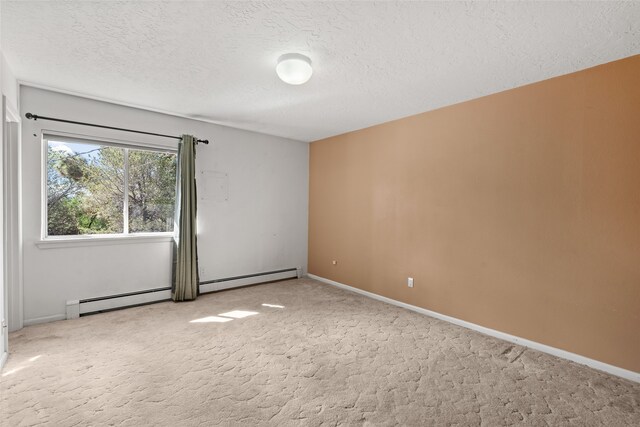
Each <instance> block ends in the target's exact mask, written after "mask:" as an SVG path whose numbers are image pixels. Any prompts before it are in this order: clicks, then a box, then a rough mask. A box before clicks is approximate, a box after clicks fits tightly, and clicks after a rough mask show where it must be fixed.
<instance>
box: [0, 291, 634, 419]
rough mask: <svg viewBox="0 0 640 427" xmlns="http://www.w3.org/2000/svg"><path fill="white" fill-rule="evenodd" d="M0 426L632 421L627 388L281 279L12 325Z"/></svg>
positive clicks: (546, 358)
mask: <svg viewBox="0 0 640 427" xmlns="http://www.w3.org/2000/svg"><path fill="white" fill-rule="evenodd" d="M10 349H11V351H12V354H11V356H10V358H9V360H8V362H7V364H6V366H5V368H4V369H3V371H2V376H1V377H0V423H1V425H2V426H32V425H52V426H85V425H95V426H98V425H99V426H103V425H105V426H106V425H118V426H146V425H153V426H212V425H224V426H236V425H237V426H241V425H248V426H249V425H251V426H253V425H273V426H289V425H292V426H293V425H295V426H297V425H305V426H306V425H309V426H315V425H370V426H394V425H408V426H423V425H460V426H467V425H472V426H473V425H487V426H501V425H513V424H520V425H532V426H546V425H581V426H584V425H589V426H591V425H593V426H596V425H606V426H624V425H635V426H638V425H640V384H636V383H633V382H630V381H626V380H623V379H620V378H617V377H614V376H610V375H607V374H604V373H601V372H599V371H595V370H593V369H590V368H587V367H585V366H581V365H578V364H575V363H572V362H568V361H566V360H562V359H558V358H556V357H553V356H550V355H547V354H544V353H540V352H537V351H534V350H531V349H526V348H525V347H520V346H517V345H513V344H511V343H508V342H504V341H501V340H498V339H495V338H491V337H488V336H485V335H482V334H479V333H476V332H473V331H469V330H467V329H464V328H461V327H458V326H455V325H451V324H449V323H446V322H443V321H440V320H436V319H433V318H430V317H427V316H424V315H421V314H417V313H414V312H411V311H408V310H404V309H402V308H399V307H395V306H392V305H388V304H385V303H382V302H378V301H375V300H371V299H368V298H366V297H363V296H360V295H357V294H354V293H351V292H347V291H343V290H341V289H337V288H334V287H332V286H329V285H324V284H321V283H318V282H316V281H313V280H310V279H299V280H289V281H283V282H277V283H270V284H264V285H259V286H254V287H247V288H242V289H236V290H230V291H225V292H220V293H216V294H208V295H202V296H201V297H200V298H199V299H198V300H197V301H194V302H188V303H179V304H174V303H172V302H166V303H159V304H154V305H148V306H143V307H136V308H131V309H126V310H120V311H114V312H109V313H103V314H98V315H93V316H87V317H82V318H80V319H76V320H71V321H61V322H54V323H48V324H42V325H34V326H29V327H26V328H24V329H22V330H20V331H18V332H16V333H14V334H12V335H11V336H10Z"/></svg>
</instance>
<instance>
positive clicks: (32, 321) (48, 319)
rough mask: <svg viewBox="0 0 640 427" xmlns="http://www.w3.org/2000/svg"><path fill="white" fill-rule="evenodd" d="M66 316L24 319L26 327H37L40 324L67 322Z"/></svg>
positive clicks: (57, 315) (55, 315)
mask: <svg viewBox="0 0 640 427" xmlns="http://www.w3.org/2000/svg"><path fill="white" fill-rule="evenodd" d="M66 318H67V315H66V314H64V313H63V314H53V315H51V316H42V317H34V318H33V319H24V322H23V324H24V326H29V325H37V324H38V323H47V322H55V321H58V320H65V319H66Z"/></svg>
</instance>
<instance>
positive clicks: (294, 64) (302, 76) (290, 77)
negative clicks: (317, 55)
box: [276, 53, 313, 85]
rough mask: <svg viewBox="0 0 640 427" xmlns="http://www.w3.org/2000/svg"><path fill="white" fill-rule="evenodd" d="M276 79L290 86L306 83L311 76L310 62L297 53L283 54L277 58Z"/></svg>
mask: <svg viewBox="0 0 640 427" xmlns="http://www.w3.org/2000/svg"><path fill="white" fill-rule="evenodd" d="M276 73H278V77H280V79H281V80H282V81H283V82H285V83H289V84H290V85H301V84H303V83H306V82H307V81H308V80H309V79H310V78H311V74H313V68H311V60H310V59H309V58H307V57H306V56H304V55H302V54H299V53H285V54H284V55H282V56H281V57H280V58H278V65H277V66H276Z"/></svg>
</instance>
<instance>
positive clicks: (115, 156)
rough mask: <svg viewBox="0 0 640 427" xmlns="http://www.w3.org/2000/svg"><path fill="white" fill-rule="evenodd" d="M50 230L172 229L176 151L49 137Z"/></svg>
mask: <svg viewBox="0 0 640 427" xmlns="http://www.w3.org/2000/svg"><path fill="white" fill-rule="evenodd" d="M45 143H46V149H47V154H46V169H47V174H46V180H47V181H46V198H47V202H46V203H47V204H46V210H45V212H46V224H47V228H46V235H47V236H79V235H92V234H93V235H95V234H98V235H130V234H135V233H157V232H171V231H173V215H174V206H175V186H176V185H175V183H176V154H175V153H174V152H170V151H160V150H156V149H147V148H142V147H136V148H131V147H123V146H118V145H110V144H105V143H102V142H96V141H85V140H78V139H71V138H63V137H53V136H46V137H45Z"/></svg>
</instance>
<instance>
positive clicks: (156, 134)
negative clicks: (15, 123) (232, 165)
mask: <svg viewBox="0 0 640 427" xmlns="http://www.w3.org/2000/svg"><path fill="white" fill-rule="evenodd" d="M25 117H26V118H27V119H29V120H31V119H33V120H38V119H40V120H51V121H53V122H62V123H71V124H74V125H82V126H91V127H94V128H103V129H113V130H121V131H123V132H132V133H140V134H143V135H153V136H161V137H163V138H172V139H180V140H182V137H181V136H173V135H164V134H161V133H153V132H144V131H141V130H133V129H125V128H117V127H114V126H104V125H97V124H94V123H86V122H76V121H73V120H64V119H56V118H55V117H45V116H39V115H37V114H31V113H27V114H25ZM196 142H201V143H203V144H208V143H209V140H208V139H197V140H196Z"/></svg>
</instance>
